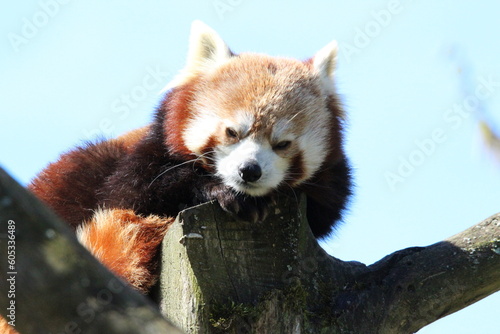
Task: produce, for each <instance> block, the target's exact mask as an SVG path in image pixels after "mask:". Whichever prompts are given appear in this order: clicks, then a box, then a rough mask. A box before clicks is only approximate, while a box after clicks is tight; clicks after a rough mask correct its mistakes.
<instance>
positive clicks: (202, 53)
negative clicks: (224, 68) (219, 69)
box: [186, 20, 232, 71]
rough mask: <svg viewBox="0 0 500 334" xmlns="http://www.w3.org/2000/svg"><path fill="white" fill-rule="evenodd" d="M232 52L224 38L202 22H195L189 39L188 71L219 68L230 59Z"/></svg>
mask: <svg viewBox="0 0 500 334" xmlns="http://www.w3.org/2000/svg"><path fill="white" fill-rule="evenodd" d="M231 56H232V52H231V50H229V48H228V46H227V45H226V43H224V41H223V40H222V38H220V36H219V35H218V34H217V33H216V32H215V30H213V29H212V28H210V27H209V26H207V25H206V24H205V23H203V22H201V21H198V20H196V21H194V22H193V24H192V26H191V36H190V38H189V53H188V57H187V64H186V69H191V70H194V71H197V70H199V69H200V67H202V68H203V69H206V67H209V68H210V67H214V66H217V65H219V64H221V63H223V62H225V61H226V60H228V59H229V58H231Z"/></svg>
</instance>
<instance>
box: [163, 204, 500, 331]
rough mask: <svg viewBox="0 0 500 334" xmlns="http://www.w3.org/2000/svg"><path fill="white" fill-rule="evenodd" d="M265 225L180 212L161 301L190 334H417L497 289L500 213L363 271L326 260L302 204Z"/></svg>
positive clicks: (210, 212) (206, 210)
mask: <svg viewBox="0 0 500 334" xmlns="http://www.w3.org/2000/svg"><path fill="white" fill-rule="evenodd" d="M278 202H279V203H278V206H277V209H276V212H274V213H273V214H271V215H270V217H268V219H267V220H266V221H265V223H259V224H249V223H245V222H241V221H240V222H238V221H236V220H234V219H233V218H231V217H230V216H229V215H227V214H225V213H224V212H222V210H221V209H220V208H219V207H218V205H217V204H204V205H201V206H198V207H195V208H192V209H189V210H187V211H184V212H182V213H181V214H180V215H179V217H178V219H177V221H176V223H175V224H174V225H173V226H172V228H171V229H170V230H169V231H168V232H167V236H166V238H165V240H164V246H163V247H164V248H163V265H162V276H161V280H160V281H161V291H162V297H161V300H160V305H161V308H162V312H163V313H164V314H166V315H167V316H168V317H169V318H171V319H172V321H173V322H174V323H175V324H176V325H178V326H179V327H180V328H182V329H183V330H185V331H186V332H188V333H218V332H226V333H259V334H263V333H264V334H265V333H397V334H401V333H413V332H416V331H417V330H418V329H420V328H422V327H424V326H425V325H427V324H429V323H431V322H433V321H435V320H437V319H439V318H442V317H444V316H446V315H448V314H450V313H453V312H455V311H457V310H460V309H462V308H464V307H466V306H468V305H470V304H472V303H474V302H476V301H478V300H480V299H481V298H484V297H486V296H487V295H489V294H492V293H494V292H495V291H498V290H499V289H500V214H498V215H495V216H492V217H490V218H488V219H486V220H485V221H483V222H481V223H479V224H478V225H476V226H474V227H472V228H470V229H468V230H466V231H464V232H463V233H460V234H458V235H456V236H454V237H451V238H449V239H448V240H445V241H443V242H439V243H437V244H434V245H431V246H428V247H419V248H408V249H404V250H401V251H398V252H395V253H394V254H391V255H389V256H387V257H385V258H383V259H382V260H380V261H378V262H377V263H375V264H373V265H370V266H366V265H364V264H362V263H358V262H343V261H340V260H338V259H335V258H334V257H331V256H329V255H327V254H326V253H325V252H324V251H323V249H321V247H320V246H319V245H318V244H317V242H316V240H315V239H314V237H313V236H312V234H311V232H310V230H309V228H308V225H307V221H306V219H305V217H304V215H303V214H301V212H304V205H303V203H302V204H300V205H298V201H297V199H295V198H286V197H283V198H281V199H280V200H279V201H278Z"/></svg>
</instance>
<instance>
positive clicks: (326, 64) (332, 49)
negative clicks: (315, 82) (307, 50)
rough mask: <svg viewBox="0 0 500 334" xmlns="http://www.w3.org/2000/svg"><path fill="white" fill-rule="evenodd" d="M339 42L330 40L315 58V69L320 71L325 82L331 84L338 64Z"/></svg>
mask: <svg viewBox="0 0 500 334" xmlns="http://www.w3.org/2000/svg"><path fill="white" fill-rule="evenodd" d="M337 53H338V44H337V41H333V42H330V43H329V44H327V45H326V46H325V47H323V48H322V49H321V50H319V51H318V52H317V53H316V54H315V55H314V58H313V66H314V69H315V70H316V71H317V72H318V73H319V75H320V77H321V79H322V80H323V82H324V83H325V84H327V85H328V86H331V82H332V79H333V74H334V73H335V67H336V65H337Z"/></svg>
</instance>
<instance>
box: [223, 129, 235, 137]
mask: <svg viewBox="0 0 500 334" xmlns="http://www.w3.org/2000/svg"><path fill="white" fill-rule="evenodd" d="M226 135H227V136H228V137H229V138H238V132H236V130H235V129H232V128H226Z"/></svg>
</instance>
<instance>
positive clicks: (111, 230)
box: [77, 209, 174, 293]
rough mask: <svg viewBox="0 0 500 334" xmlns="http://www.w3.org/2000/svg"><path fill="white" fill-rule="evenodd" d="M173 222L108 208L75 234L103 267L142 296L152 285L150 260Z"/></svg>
mask: <svg viewBox="0 0 500 334" xmlns="http://www.w3.org/2000/svg"><path fill="white" fill-rule="evenodd" d="M173 220H174V219H173V218H160V217H156V216H149V217H141V216H139V215H137V214H135V213H134V212H133V211H132V210H122V209H112V210H106V211H103V212H101V213H98V214H96V216H94V218H93V220H92V221H90V222H88V223H87V224H86V225H84V226H82V227H80V228H79V229H78V231H77V235H78V237H79V239H80V241H81V242H82V244H83V245H84V246H85V247H87V249H88V250H89V251H90V252H91V253H92V254H93V255H94V256H95V257H96V258H97V259H99V261H101V262H102V263H103V264H104V265H105V266H106V267H108V268H109V269H110V270H111V271H113V272H114V273H115V274H116V275H118V276H120V277H122V278H123V279H124V280H125V281H127V282H129V283H130V284H131V285H132V286H134V287H135V288H137V289H138V290H140V291H142V292H144V293H145V292H147V291H148V290H149V288H150V287H151V286H152V285H153V284H154V283H155V282H156V275H155V269H156V263H157V261H153V260H154V258H155V256H156V254H157V252H158V248H159V247H158V246H159V245H160V243H161V242H162V240H163V236H164V235H165V233H166V231H167V229H168V227H169V226H170V225H171V224H172V222H173Z"/></svg>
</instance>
